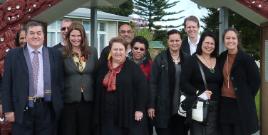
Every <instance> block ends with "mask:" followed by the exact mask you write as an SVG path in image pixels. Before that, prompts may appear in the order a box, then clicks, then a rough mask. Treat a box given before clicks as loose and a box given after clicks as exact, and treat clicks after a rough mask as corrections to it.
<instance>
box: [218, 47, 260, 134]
mask: <svg viewBox="0 0 268 135" xmlns="http://www.w3.org/2000/svg"><path fill="white" fill-rule="evenodd" d="M226 57H227V51H225V52H223V53H222V54H221V55H220V57H219V62H220V69H221V72H222V71H223V67H224V63H225V61H226ZM230 79H231V81H232V84H233V87H234V91H235V94H236V97H237V103H238V109H239V113H240V114H239V117H240V119H241V120H242V121H241V126H242V127H243V129H245V131H244V133H248V134H253V133H255V132H256V131H257V130H258V129H259V123H258V117H257V112H256V106H255V96H256V94H257V92H258V90H259V87H260V73H259V69H258V67H257V65H256V63H255V61H254V59H253V58H252V57H250V56H249V55H248V54H246V53H245V52H243V51H241V50H239V51H238V53H237V55H236V58H235V61H234V64H233V66H232V69H231V76H230ZM220 115H221V114H220ZM223 117H228V116H223Z"/></svg>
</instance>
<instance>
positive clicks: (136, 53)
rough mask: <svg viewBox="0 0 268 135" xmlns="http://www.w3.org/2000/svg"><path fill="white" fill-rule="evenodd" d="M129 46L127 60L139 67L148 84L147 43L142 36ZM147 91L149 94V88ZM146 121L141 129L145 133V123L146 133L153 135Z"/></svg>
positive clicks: (149, 62)
mask: <svg viewBox="0 0 268 135" xmlns="http://www.w3.org/2000/svg"><path fill="white" fill-rule="evenodd" d="M130 46H131V52H129V53H128V59H129V60H131V61H134V62H135V63H136V64H138V65H139V66H140V68H141V70H142V71H143V73H144V75H145V76H146V79H147V81H148V83H149V79H150V72H151V66H152V60H151V56H150V53H149V51H148V48H149V43H148V41H147V39H145V38H144V37H142V36H136V37H135V38H134V39H133V40H132V42H131V43H130ZM147 90H148V92H149V88H148V89H147ZM144 113H145V112H144ZM145 114H146V113H145ZM146 116H147V115H146ZM146 120H147V119H143V121H142V122H141V124H142V127H143V128H144V131H146V132H147V128H146V127H147V126H146V123H147V122H148V131H149V134H150V135H151V134H152V133H153V126H152V122H151V121H150V120H149V121H146ZM134 130H135V129H134ZM136 131H137V130H136ZM137 132H138V131H137Z"/></svg>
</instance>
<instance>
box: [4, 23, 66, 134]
mask: <svg viewBox="0 0 268 135" xmlns="http://www.w3.org/2000/svg"><path fill="white" fill-rule="evenodd" d="M26 41H27V45H26V46H25V47H23V48H16V49H11V50H10V51H9V52H8V54H7V56H6V59H5V65H4V76H3V90H2V93H3V95H5V96H3V99H2V102H3V111H4V114H5V120H6V121H8V122H14V123H13V128H12V135H54V134H55V133H56V127H57V119H58V117H59V114H60V111H61V109H62V106H63V101H62V94H61V91H62V90H63V73H62V65H63V62H62V60H61V57H60V54H59V51H57V50H55V49H51V48H47V47H45V46H44V28H43V26H42V24H41V23H39V22H36V21H30V22H28V23H27V25H26Z"/></svg>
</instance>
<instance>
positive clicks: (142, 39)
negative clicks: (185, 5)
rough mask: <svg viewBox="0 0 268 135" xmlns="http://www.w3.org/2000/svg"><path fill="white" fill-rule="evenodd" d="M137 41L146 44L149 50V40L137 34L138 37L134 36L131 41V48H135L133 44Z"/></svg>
mask: <svg viewBox="0 0 268 135" xmlns="http://www.w3.org/2000/svg"><path fill="white" fill-rule="evenodd" d="M137 42H139V43H142V44H144V46H145V49H146V50H148V48H149V43H148V40H147V39H146V38H144V37H143V36H136V37H134V39H133V40H132V41H131V43H130V46H131V48H133V46H134V45H135V43H137Z"/></svg>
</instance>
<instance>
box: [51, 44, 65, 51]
mask: <svg viewBox="0 0 268 135" xmlns="http://www.w3.org/2000/svg"><path fill="white" fill-rule="evenodd" d="M63 47H64V46H63V45H62V44H61V42H60V43H58V44H56V45H55V46H53V48H55V49H59V50H61V49H62V48H63Z"/></svg>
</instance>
